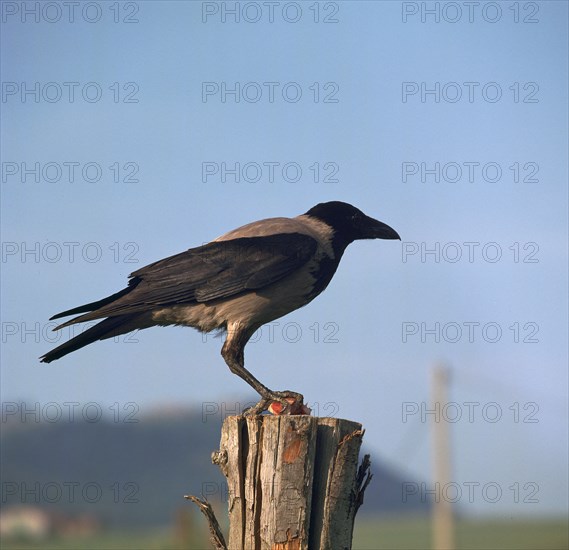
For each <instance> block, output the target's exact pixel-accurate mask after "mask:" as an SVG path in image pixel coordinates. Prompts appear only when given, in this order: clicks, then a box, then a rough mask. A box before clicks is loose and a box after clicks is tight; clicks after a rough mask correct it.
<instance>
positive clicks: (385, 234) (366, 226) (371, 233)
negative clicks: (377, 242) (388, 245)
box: [362, 216, 401, 240]
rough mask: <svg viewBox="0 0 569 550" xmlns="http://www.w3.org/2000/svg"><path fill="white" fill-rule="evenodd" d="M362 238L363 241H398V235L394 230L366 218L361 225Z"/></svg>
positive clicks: (384, 224)
mask: <svg viewBox="0 0 569 550" xmlns="http://www.w3.org/2000/svg"><path fill="white" fill-rule="evenodd" d="M362 234H363V235H362V237H363V238H364V239H399V240H401V237H400V236H399V233H397V231H395V229H393V228H391V227H389V226H388V225H387V224H386V223H383V222H380V221H379V220H374V219H373V218H370V217H368V216H366V219H365V220H364V223H363V224H362Z"/></svg>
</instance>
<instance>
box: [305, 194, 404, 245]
mask: <svg viewBox="0 0 569 550" xmlns="http://www.w3.org/2000/svg"><path fill="white" fill-rule="evenodd" d="M306 214H307V215H308V216H312V217H313V218H318V219H319V220H321V221H323V222H324V223H326V224H328V225H329V226H331V227H332V228H333V229H334V233H335V235H334V236H335V238H336V239H339V240H341V241H343V242H344V243H345V245H348V244H349V243H351V242H353V241H356V240H358V239H399V240H401V237H400V236H399V235H398V233H397V231H395V230H394V229H392V228H391V227H389V226H388V225H386V224H385V223H383V222H380V221H378V220H374V219H373V218H370V217H369V216H366V215H365V214H364V213H363V212H362V211H361V210H358V209H357V208H356V207H355V206H352V205H351V204H348V203H346V202H340V201H332V202H321V203H320V204H317V205H316V206H314V207H312V208H311V209H310V210H309V211H308V212H306Z"/></svg>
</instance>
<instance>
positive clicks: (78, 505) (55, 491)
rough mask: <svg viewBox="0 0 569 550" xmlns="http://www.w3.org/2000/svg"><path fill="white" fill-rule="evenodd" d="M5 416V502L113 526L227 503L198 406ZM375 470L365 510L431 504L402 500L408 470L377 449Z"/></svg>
mask: <svg viewBox="0 0 569 550" xmlns="http://www.w3.org/2000/svg"><path fill="white" fill-rule="evenodd" d="M8 420H9V421H8V422H5V423H3V425H2V436H1V439H0V443H1V450H0V458H1V477H2V505H3V506H6V505H14V504H22V503H23V504H30V505H38V506H42V507H46V508H48V509H51V510H53V511H57V512H61V513H64V514H68V515H71V516H77V515H80V514H89V515H92V516H94V517H96V518H98V519H99V520H100V521H101V523H102V524H103V525H104V526H105V527H108V528H124V527H127V528H128V527H133V526H146V527H148V526H159V525H166V524H170V523H171V522H172V519H173V517H174V515H175V513H176V510H177V509H179V508H180V507H181V506H185V505H186V503H185V501H184V499H183V495H184V494H188V493H191V494H196V495H201V494H203V495H205V496H207V497H208V499H209V500H210V501H211V502H212V504H213V505H214V507H215V508H217V509H220V510H224V511H225V510H226V505H227V502H226V500H227V499H226V485H225V478H223V476H222V475H221V473H220V472H219V470H218V468H217V467H216V466H213V465H212V464H211V460H210V456H211V452H212V451H213V450H216V449H217V448H218V446H219V434H220V429H221V419H220V418H219V417H216V418H215V419H212V418H211V417H210V418H208V421H207V422H203V421H202V416H201V413H200V412H197V411H191V410H178V411H169V412H168V413H167V414H166V413H163V414H160V413H156V414H153V415H150V416H145V417H139V422H138V423H122V422H121V423H114V422H113V421H112V419H107V420H102V421H99V422H94V423H89V422H85V421H83V420H80V421H74V422H64V421H59V422H56V423H48V422H41V423H35V422H33V421H32V422H21V420H15V419H14V418H9V419H8ZM362 456H363V454H362ZM372 471H373V473H374V479H373V481H372V483H371V485H370V487H369V488H368V490H367V492H366V498H365V504H364V506H363V508H362V510H361V513H363V514H365V515H368V514H369V515H374V516H377V515H378V514H380V515H381V514H406V513H408V514H413V515H417V514H420V513H424V512H426V511H427V509H428V505H427V504H421V503H417V502H416V501H414V502H407V503H403V502H402V498H401V487H402V483H403V482H404V481H403V479H404V478H403V475H402V474H400V473H398V472H394V471H391V470H390V469H388V468H386V467H385V466H384V465H383V464H382V463H381V461H380V459H379V457H378V456H373V455H372ZM405 480H406V481H408V480H409V478H408V477H407V478H405Z"/></svg>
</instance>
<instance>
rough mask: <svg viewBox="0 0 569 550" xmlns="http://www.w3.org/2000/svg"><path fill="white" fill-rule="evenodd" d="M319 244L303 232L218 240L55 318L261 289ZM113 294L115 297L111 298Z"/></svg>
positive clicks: (204, 299)
mask: <svg viewBox="0 0 569 550" xmlns="http://www.w3.org/2000/svg"><path fill="white" fill-rule="evenodd" d="M317 246H318V243H317V242H316V240H315V239H314V238H312V237H310V236H308V235H304V234H301V233H281V234H277V235H271V236H267V237H247V238H239V239H232V240H228V241H215V242H212V243H209V244H206V245H204V246H200V247H197V248H191V249H190V250H187V251H186V252H182V253H181V254H176V255H175V256H171V257H169V258H165V259H164V260H160V261H158V262H155V263H153V264H150V265H147V266H146V267H143V268H141V269H139V270H137V271H135V272H134V273H132V274H131V275H130V278H131V279H130V281H129V287H128V288H126V289H124V290H123V291H121V292H118V293H116V294H114V295H113V296H112V297H109V298H105V299H103V300H100V301H99V302H93V303H91V304H87V305H86V306H80V307H78V308H74V309H72V310H69V311H67V312H63V313H60V314H58V315H56V316H55V318H58V317H64V316H65V315H66V314H72V313H80V312H82V311H91V313H87V314H85V315H81V316H79V317H76V318H74V319H72V320H70V321H68V322H67V323H65V324H63V325H61V326H62V327H63V326H66V325H68V324H73V323H80V322H83V321H89V320H91V319H100V318H103V317H113V316H116V315H125V314H131V313H137V312H142V311H149V310H152V309H155V308H158V307H163V306H172V305H176V304H189V303H197V302H208V301H211V300H216V299H220V298H228V297H230V296H235V295H237V294H240V293H242V292H246V291H253V290H258V289H260V288H263V287H265V286H267V285H270V284H272V283H274V282H276V281H278V280H280V279H282V278H283V277H286V276H287V275H290V274H291V273H293V272H294V271H295V270H296V269H298V268H299V267H301V266H302V265H304V264H305V263H306V262H307V261H308V260H309V259H310V258H311V257H312V256H313V255H314V253H315V252H316V248H317ZM114 297H116V298H117V299H112V298H114ZM99 306H101V307H99ZM87 308H89V309H87Z"/></svg>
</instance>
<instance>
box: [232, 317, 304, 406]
mask: <svg viewBox="0 0 569 550" xmlns="http://www.w3.org/2000/svg"><path fill="white" fill-rule="evenodd" d="M253 332H254V331H251V330H240V328H239V326H238V324H237V323H235V324H234V325H233V326H232V327H231V329H228V331H227V339H226V340H225V344H223V348H221V355H222V357H223V359H224V360H225V362H226V363H227V366H228V367H229V370H230V371H231V372H232V373H233V374H236V375H237V376H239V377H240V378H242V379H243V380H245V382H247V384H249V385H250V386H251V387H252V388H253V389H254V390H255V391H256V392H257V393H258V394H259V395H260V396H261V400H260V401H259V402H258V403H257V404H256V405H254V406H253V407H250V408H248V409H246V410H245V411H243V412H244V414H245V415H247V416H253V415H257V414H261V413H262V412H263V411H266V410H267V409H268V407H269V406H270V405H271V403H272V402H273V401H277V402H279V403H281V405H282V406H283V411H282V412H284V413H285V414H286V413H287V412H288V411H290V410H291V409H292V408H293V406H292V405H295V404H299V405H302V403H303V401H304V397H303V396H302V395H301V394H300V393H296V392H292V391H272V390H270V389H269V388H267V386H265V385H264V384H262V383H261V382H260V381H259V380H257V378H255V377H254V376H253V375H252V374H251V373H250V372H249V371H248V370H247V369H246V368H245V367H244V364H245V354H244V349H245V344H246V343H247V342H248V341H249V338H251V336H252V334H253ZM287 398H289V399H292V400H293V404H292V405H291V403H290V401H288V400H287Z"/></svg>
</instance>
